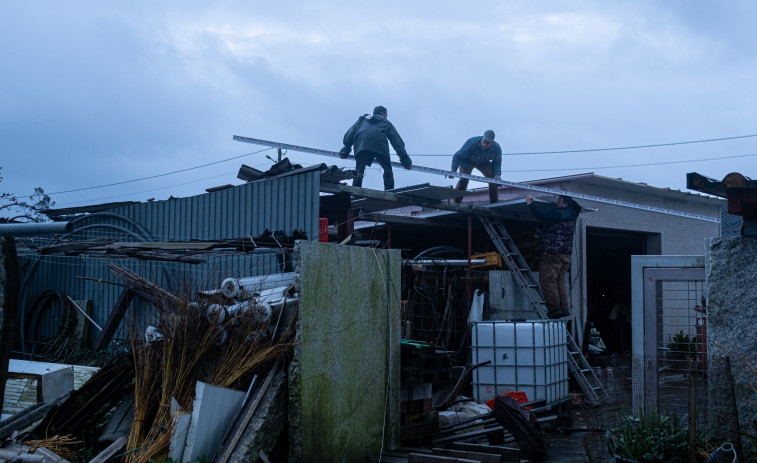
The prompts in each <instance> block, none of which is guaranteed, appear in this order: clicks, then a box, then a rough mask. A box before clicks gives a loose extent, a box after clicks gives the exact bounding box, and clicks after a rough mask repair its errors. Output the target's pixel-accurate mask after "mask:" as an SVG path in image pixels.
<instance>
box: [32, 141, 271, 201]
mask: <svg viewBox="0 0 757 463" xmlns="http://www.w3.org/2000/svg"><path fill="white" fill-rule="evenodd" d="M270 149H273V148H264V149H262V150H258V151H253V152H252V153H246V154H242V155H241V156H234V157H232V158H228V159H222V160H220V161H214V162H209V163H207V164H202V165H199V166H194V167H187V168H186V169H179V170H174V171H172V172H164V173H162V174H157V175H150V176H149V177H142V178H137V179H134V180H124V181H123V182H115V183H108V184H105V185H97V186H89V187H85V188H76V189H74V190H65V191H56V192H53V193H46V194H47V195H50V196H52V195H62V194H65V193H74V192H77V191H87V190H95V189H97V188H106V187H109V186H116V185H124V184H126V183H134V182H139V181H142V180H149V179H152V178H158V177H165V176H167V175H173V174H178V173H181V172H187V171H190V170H195V169H200V168H203V167H208V166H212V165H215V164H221V163H222V162H228V161H233V160H234V159H240V158H243V157H246V156H250V155H253V154H258V153H262V152H263V151H268V150H270ZM23 197H24V198H31V196H23Z"/></svg>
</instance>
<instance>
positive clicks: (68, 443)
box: [21, 435, 83, 460]
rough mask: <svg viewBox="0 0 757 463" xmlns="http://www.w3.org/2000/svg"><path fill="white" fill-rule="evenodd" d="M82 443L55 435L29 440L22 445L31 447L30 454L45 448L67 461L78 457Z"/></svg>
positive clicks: (69, 437) (68, 436)
mask: <svg viewBox="0 0 757 463" xmlns="http://www.w3.org/2000/svg"><path fill="white" fill-rule="evenodd" d="M82 443H83V441H80V440H76V439H75V438H73V437H71V436H70V435H67V436H59V435H55V436H53V437H49V438H47V439H39V440H27V441H23V442H21V444H22V445H28V446H29V453H34V451H35V450H37V449H38V448H40V447H44V448H46V449H48V450H50V451H52V452H54V453H55V454H56V455H58V456H60V457H63V458H65V459H66V460H71V459H72V458H74V457H75V456H76V447H77V446H78V445H79V444H82Z"/></svg>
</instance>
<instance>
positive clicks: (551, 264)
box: [526, 195, 581, 318]
mask: <svg viewBox="0 0 757 463" xmlns="http://www.w3.org/2000/svg"><path fill="white" fill-rule="evenodd" d="M526 204H527V205H528V207H529V209H531V214H533V215H534V217H536V219H537V220H539V222H541V223H542V224H543V225H544V229H543V230H542V232H541V246H542V254H541V262H540V263H539V283H540V284H541V291H542V293H544V303H545V304H546V305H547V316H548V317H549V318H562V317H567V316H569V315H570V310H569V309H568V287H567V286H566V284H565V277H566V276H567V274H568V268H569V267H570V255H571V252H572V251H573V235H574V234H575V232H576V219H578V214H580V213H581V206H580V205H579V204H578V203H577V202H576V201H575V200H574V199H573V198H570V197H568V196H563V195H559V196H558V197H557V201H555V207H554V208H551V209H544V208H540V207H538V206H537V205H536V204H534V197H533V196H531V195H528V196H526Z"/></svg>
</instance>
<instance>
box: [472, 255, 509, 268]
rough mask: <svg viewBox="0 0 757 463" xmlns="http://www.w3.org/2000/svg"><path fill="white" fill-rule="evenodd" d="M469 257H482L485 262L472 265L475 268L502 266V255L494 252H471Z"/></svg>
mask: <svg viewBox="0 0 757 463" xmlns="http://www.w3.org/2000/svg"><path fill="white" fill-rule="evenodd" d="M470 257H471V259H484V260H486V263H485V264H483V265H474V267H475V268H484V267H485V268H502V256H500V255H499V254H497V253H496V252H485V253H482V254H473V255H472V256H470Z"/></svg>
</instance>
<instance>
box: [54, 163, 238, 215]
mask: <svg viewBox="0 0 757 463" xmlns="http://www.w3.org/2000/svg"><path fill="white" fill-rule="evenodd" d="M233 173H234V172H226V173H223V174H220V175H214V176H212V177H205V178H201V179H198V180H192V181H189V182H183V183H176V184H174V185H168V186H163V187H159V188H151V189H149V190H142V191H135V192H133V193H124V194H120V195H114V196H105V197H103V198H97V199H86V200H84V201H74V202H69V203H63V204H57V203H56V204H55V205H56V207H61V206H69V205H72V204H82V203H91V202H94V201H103V200H106V199H114V198H123V197H125V196H133V195H139V194H143V193H151V192H153V191H159V190H167V189H169V188H175V187H177V186H183V185H190V184H192V183H199V182H204V181H206V180H212V179H214V178H218V177H226V176H228V175H232V174H233Z"/></svg>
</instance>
